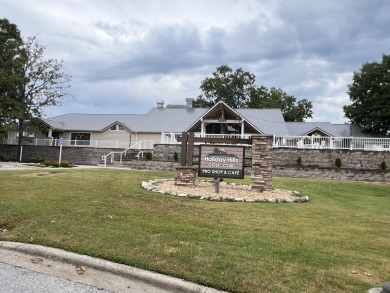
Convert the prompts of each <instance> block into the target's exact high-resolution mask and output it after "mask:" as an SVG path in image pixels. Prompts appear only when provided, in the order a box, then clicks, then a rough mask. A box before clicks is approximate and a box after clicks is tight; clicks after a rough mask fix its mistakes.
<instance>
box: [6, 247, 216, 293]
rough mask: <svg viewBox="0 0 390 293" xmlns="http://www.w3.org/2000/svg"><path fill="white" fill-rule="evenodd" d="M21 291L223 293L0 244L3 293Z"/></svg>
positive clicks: (74, 257) (132, 270)
mask: <svg viewBox="0 0 390 293" xmlns="http://www.w3.org/2000/svg"><path fill="white" fill-rule="evenodd" d="M80 268H83V270H82V272H80ZM81 284H84V285H81ZM37 286H39V287H37ZM99 288H100V289H104V290H106V291H103V290H100V291H99V290H98V289H99ZM19 292H20V293H33V292H34V293H35V292H40V293H41V292H44V293H46V292H50V293H51V292H55V293H57V292H59V293H62V292H66V293H68V292H77V293H78V292H82V293H83V292H91V293H95V292H104V293H106V292H107V293H108V292H115V293H117V292H119V293H121V292H123V293H128V292H131V293H168V292H169V293H172V292H176V293H184V292H185V293H206V292H207V293H223V291H218V290H216V289H213V288H209V287H205V286H201V285H198V284H194V283H190V282H187V281H184V280H181V279H178V278H173V277H170V276H166V275H161V274H157V273H154V272H149V271H145V270H140V269H138V268H134V267H130V266H125V265H122V264H117V263H113V262H110V261H106V260H103V259H98V258H94V257H89V256H86V255H81V254H77V253H72V252H68V251H65V250H62V249H56V248H51V247H44V246H40V245H33V244H26V243H16V242H7V241H0V293H19Z"/></svg>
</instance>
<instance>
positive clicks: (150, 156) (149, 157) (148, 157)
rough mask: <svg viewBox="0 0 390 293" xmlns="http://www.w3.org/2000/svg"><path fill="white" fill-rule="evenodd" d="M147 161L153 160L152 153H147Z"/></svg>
mask: <svg viewBox="0 0 390 293" xmlns="http://www.w3.org/2000/svg"><path fill="white" fill-rule="evenodd" d="M144 156H145V160H148V161H150V160H151V159H152V153H151V152H147V153H145V155H144Z"/></svg>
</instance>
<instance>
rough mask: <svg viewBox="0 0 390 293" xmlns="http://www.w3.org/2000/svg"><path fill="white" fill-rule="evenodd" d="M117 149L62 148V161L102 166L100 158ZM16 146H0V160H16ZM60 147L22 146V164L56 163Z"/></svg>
mask: <svg viewBox="0 0 390 293" xmlns="http://www.w3.org/2000/svg"><path fill="white" fill-rule="evenodd" d="M112 151H118V149H106V148H91V147H62V155H61V160H62V161H65V160H66V161H70V162H72V163H75V164H79V165H97V164H102V163H103V160H102V156H103V155H105V154H108V153H109V152H112ZM17 152H18V146H16V145H0V160H18V158H17ZM59 154H60V147H51V146H34V145H26V146H23V151H22V162H41V161H44V160H49V161H58V159H59Z"/></svg>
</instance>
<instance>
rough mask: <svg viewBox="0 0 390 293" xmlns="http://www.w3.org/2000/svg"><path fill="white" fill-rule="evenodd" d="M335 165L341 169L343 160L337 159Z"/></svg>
mask: <svg viewBox="0 0 390 293" xmlns="http://www.w3.org/2000/svg"><path fill="white" fill-rule="evenodd" d="M334 163H335V165H336V167H337V168H340V167H341V159H340V158H336V160H335V161H334Z"/></svg>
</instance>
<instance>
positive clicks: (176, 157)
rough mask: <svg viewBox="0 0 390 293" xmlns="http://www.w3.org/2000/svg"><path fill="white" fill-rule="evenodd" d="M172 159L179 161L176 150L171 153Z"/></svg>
mask: <svg viewBox="0 0 390 293" xmlns="http://www.w3.org/2000/svg"><path fill="white" fill-rule="evenodd" d="M173 159H174V160H175V162H177V161H179V154H178V153H177V152H175V153H174V154H173Z"/></svg>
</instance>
